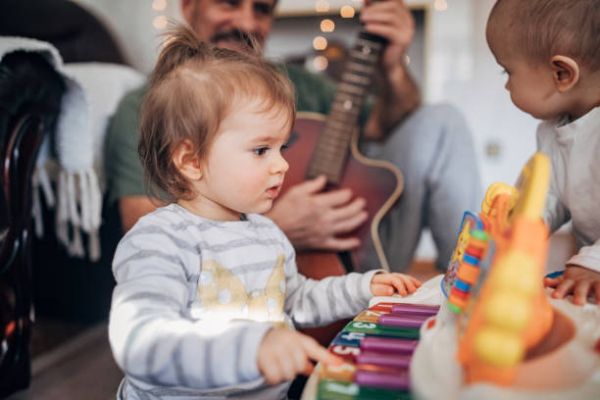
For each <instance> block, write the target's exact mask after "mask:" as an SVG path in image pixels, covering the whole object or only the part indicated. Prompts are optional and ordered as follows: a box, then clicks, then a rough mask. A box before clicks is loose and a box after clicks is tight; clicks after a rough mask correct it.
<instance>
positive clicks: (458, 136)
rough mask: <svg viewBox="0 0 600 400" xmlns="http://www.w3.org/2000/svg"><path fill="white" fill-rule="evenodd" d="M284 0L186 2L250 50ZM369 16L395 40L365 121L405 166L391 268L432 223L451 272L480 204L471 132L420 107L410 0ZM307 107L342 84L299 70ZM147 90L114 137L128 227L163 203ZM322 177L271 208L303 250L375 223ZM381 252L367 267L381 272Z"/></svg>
mask: <svg viewBox="0 0 600 400" xmlns="http://www.w3.org/2000/svg"><path fill="white" fill-rule="evenodd" d="M276 3H277V0H182V1H181V10H182V15H183V17H184V19H185V20H186V21H187V23H188V24H189V25H190V26H191V27H192V28H193V29H194V31H196V33H197V34H198V36H199V37H200V38H201V39H202V40H207V41H210V42H212V43H215V44H217V45H218V46H222V47H226V48H230V49H237V50H242V49H244V48H245V47H246V46H247V44H248V42H249V41H251V40H250V39H249V38H254V39H255V42H256V44H257V45H258V46H262V45H263V44H264V42H265V41H266V39H267V37H268V35H269V32H270V29H271V25H272V22H273V15H274V9H275V6H276ZM360 20H361V22H362V23H363V25H364V29H365V30H366V31H367V32H370V33H373V34H377V35H380V36H382V37H384V38H386V39H387V41H388V45H387V47H386V49H385V51H384V53H383V57H382V61H381V73H380V74H379V75H380V77H381V79H382V80H383V82H382V84H381V85H380V86H381V88H382V90H381V93H380V94H379V95H378V98H377V99H376V101H375V103H374V105H373V108H372V111H371V112H370V114H369V117H368V119H367V121H366V122H365V124H364V129H363V137H364V138H365V139H366V140H367V141H368V142H366V143H364V145H363V151H364V152H365V153H366V155H368V156H370V157H374V158H381V159H386V160H388V161H391V162H392V163H394V164H395V165H396V166H397V167H399V169H400V170H401V171H402V173H403V175H404V179H405V182H404V184H405V189H404V193H403V195H402V197H401V200H400V201H399V202H398V204H397V205H396V206H395V207H394V208H393V209H392V210H391V211H390V212H389V213H388V215H387V216H386V218H385V219H384V220H383V221H382V223H381V225H380V232H382V234H383V235H382V238H381V239H382V242H383V246H384V249H385V251H386V254H387V256H388V260H389V261H390V265H391V266H392V269H394V270H396V271H402V270H405V269H406V268H407V267H408V265H409V263H410V262H411V260H412V258H413V255H414V251H415V249H416V246H417V244H418V240H419V237H420V234H421V231H422V229H423V228H424V227H425V226H429V227H430V228H431V231H432V234H433V238H434V241H435V243H436V247H437V249H438V261H437V264H436V265H437V267H438V268H440V269H444V268H445V267H446V264H447V262H448V259H449V257H450V254H451V252H452V249H453V247H454V242H455V239H456V230H457V229H458V225H459V223H460V219H461V217H462V212H463V211H464V210H465V209H475V208H476V207H477V202H478V201H479V189H480V187H479V177H478V172H477V165H476V160H475V155H474V150H473V144H472V141H471V137H470V134H469V131H468V128H467V127H466V124H465V122H464V120H463V119H462V117H461V116H460V115H458V113H457V112H456V111H455V110H454V109H452V108H450V107H448V106H434V107H425V106H420V94H419V91H418V88H417V87H416V85H415V83H414V81H413V80H412V78H411V77H410V75H409V73H408V71H407V69H406V67H405V64H404V59H405V57H404V54H405V52H406V50H407V48H408V47H409V45H410V42H411V40H412V37H413V34H414V21H413V19H412V16H411V14H410V11H409V10H408V9H407V8H406V6H405V5H404V3H403V1H402V0H387V1H379V2H374V1H367V2H366V4H365V6H364V8H363V10H362V12H361V14H360ZM287 71H288V75H289V76H290V79H291V80H292V82H293V83H294V85H295V87H296V92H297V99H298V103H297V106H298V111H315V112H321V113H324V114H326V113H328V111H329V108H330V105H331V103H332V102H333V94H334V91H335V89H334V87H333V86H332V85H331V83H329V82H328V81H325V80H324V79H323V78H321V77H319V76H316V75H313V74H310V73H308V72H307V71H304V70H301V69H299V68H294V67H292V66H290V67H288V68H287ZM144 92H145V87H143V88H140V89H139V90H137V91H135V92H132V93H130V94H129V95H128V96H126V97H125V98H124V100H123V101H122V103H121V105H120V107H119V110H118V111H117V114H116V115H115V117H114V118H113V123H112V125H111V127H110V129H109V132H108V137H107V142H106V157H107V160H106V165H107V171H106V172H107V184H108V190H109V196H110V199H111V201H118V202H119V210H120V213H121V219H122V223H123V228H124V230H125V231H126V230H128V229H129V228H130V227H131V226H133V224H134V223H135V222H136V221H137V220H138V218H140V217H141V216H143V215H144V214H146V213H148V212H149V211H151V210H153V209H154V208H155V207H156V205H157V203H156V201H153V200H152V199H150V198H149V197H147V196H146V191H145V189H144V185H143V183H144V182H143V170H142V168H141V164H140V162H139V159H138V157H137V110H138V108H139V105H140V103H141V100H142V97H143V94H144ZM325 183H326V182H325V179H324V178H323V177H320V178H316V179H314V180H308V181H306V182H304V183H301V184H298V185H296V186H294V187H292V188H290V190H288V191H287V192H286V193H284V194H283V195H282V196H281V198H280V199H279V200H278V202H277V203H276V205H275V207H274V208H273V209H272V211H271V212H270V213H269V214H268V216H269V217H271V218H272V219H273V220H274V221H275V222H276V223H277V224H278V225H279V226H280V228H281V229H282V230H283V231H284V232H285V233H286V235H287V236H288V237H289V239H290V240H291V241H292V243H293V244H294V246H295V247H296V248H300V249H302V248H310V249H323V250H331V251H344V250H350V249H353V248H355V247H357V246H359V245H360V242H359V239H358V238H356V237H348V236H347V235H344V234H347V233H348V232H352V231H353V230H354V229H355V228H357V227H358V226H360V225H361V224H362V223H364V222H365V220H366V219H367V214H366V212H365V200H364V199H362V198H354V197H353V195H352V193H351V191H350V190H349V189H340V190H334V191H329V192H323V191H322V190H323V189H324V187H325ZM377 267H379V264H378V262H377V258H376V255H375V254H372V255H371V256H369V259H368V261H367V262H366V263H365V265H361V266H360V268H361V269H368V268H377Z"/></svg>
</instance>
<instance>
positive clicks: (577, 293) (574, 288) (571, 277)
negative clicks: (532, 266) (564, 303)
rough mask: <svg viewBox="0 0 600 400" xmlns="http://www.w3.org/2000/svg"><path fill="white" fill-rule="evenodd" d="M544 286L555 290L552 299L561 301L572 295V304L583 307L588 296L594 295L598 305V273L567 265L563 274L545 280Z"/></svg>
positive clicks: (599, 294)
mask: <svg viewBox="0 0 600 400" xmlns="http://www.w3.org/2000/svg"><path fill="white" fill-rule="evenodd" d="M544 286H546V287H554V288H556V289H555V290H554V292H552V297H554V298H555V299H562V298H564V297H565V296H566V295H568V294H571V293H573V300H572V301H573V304H578V305H584V304H585V303H586V302H587V298H588V295H589V294H592V293H594V294H595V295H596V303H597V304H600V272H596V271H592V270H591V269H587V268H583V267H579V266H577V265H567V269H566V270H565V273H564V274H563V275H561V276H559V277H556V278H545V279H544Z"/></svg>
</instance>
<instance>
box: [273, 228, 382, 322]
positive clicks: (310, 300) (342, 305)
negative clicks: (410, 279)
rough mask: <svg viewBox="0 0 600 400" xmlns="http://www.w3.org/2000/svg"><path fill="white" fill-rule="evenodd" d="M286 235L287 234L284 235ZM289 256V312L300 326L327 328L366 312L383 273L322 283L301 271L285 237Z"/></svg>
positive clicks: (287, 290) (342, 277)
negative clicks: (373, 284) (376, 280)
mask: <svg viewBox="0 0 600 400" xmlns="http://www.w3.org/2000/svg"><path fill="white" fill-rule="evenodd" d="M282 235H283V234H282ZM282 240H284V243H285V248H286V250H287V255H286V266H285V269H286V301H285V311H286V313H287V314H288V315H289V316H290V317H291V318H292V320H293V321H294V324H295V325H296V326H299V327H310V326H319V325H325V324H328V323H330V322H333V321H337V320H339V319H343V318H349V317H352V316H354V315H356V314H357V313H359V312H360V311H362V310H364V309H365V308H366V307H367V306H368V303H369V300H370V299H371V297H373V294H372V293H371V280H372V279H373V275H375V274H376V273H378V272H380V271H379V270H373V271H369V272H366V273H364V274H359V273H354V272H353V273H350V274H347V275H344V276H336V277H328V278H325V279H322V280H319V281H317V280H314V279H307V278H306V277H305V276H303V275H301V274H300V273H299V272H298V268H297V266H296V255H295V252H294V249H293V247H292V245H291V243H289V241H288V240H287V238H285V236H284V235H283V239H282Z"/></svg>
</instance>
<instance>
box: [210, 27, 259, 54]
mask: <svg viewBox="0 0 600 400" xmlns="http://www.w3.org/2000/svg"><path fill="white" fill-rule="evenodd" d="M261 39H262V37H259V36H258V35H253V34H249V33H247V32H244V31H242V30H240V29H232V30H229V31H224V32H217V33H215V34H214V35H212V36H211V38H210V42H211V43H213V44H216V45H218V43H219V42H234V43H237V44H239V45H240V47H241V48H242V49H243V50H248V51H250V52H255V53H260V52H261V50H262V44H261V43H262V40H261Z"/></svg>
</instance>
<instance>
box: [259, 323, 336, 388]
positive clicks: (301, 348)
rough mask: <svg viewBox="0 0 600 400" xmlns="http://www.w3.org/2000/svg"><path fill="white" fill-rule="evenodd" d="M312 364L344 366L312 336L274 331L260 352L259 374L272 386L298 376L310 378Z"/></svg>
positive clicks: (269, 334) (267, 337)
mask: <svg viewBox="0 0 600 400" xmlns="http://www.w3.org/2000/svg"><path fill="white" fill-rule="evenodd" d="M311 360H313V361H317V362H322V363H324V364H329V365H339V364H341V363H342V362H343V360H342V359H341V358H339V357H337V356H335V355H334V354H333V353H330V352H329V351H327V349H325V348H324V347H321V346H320V345H319V344H318V343H317V341H316V340H314V339H313V338H311V337H310V336H306V335H303V334H301V333H299V332H296V331H293V330H291V329H287V328H273V329H271V330H270V331H269V332H268V333H267V334H266V335H265V337H264V338H263V340H262V342H261V344H260V347H259V349H258V370H259V371H260V373H261V374H262V375H263V376H264V377H265V381H266V382H267V383H268V384H271V385H275V384H277V383H280V382H284V381H291V380H292V379H294V378H295V377H296V375H297V374H305V375H309V374H310V373H311V372H312V370H313V364H312V363H311Z"/></svg>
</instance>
